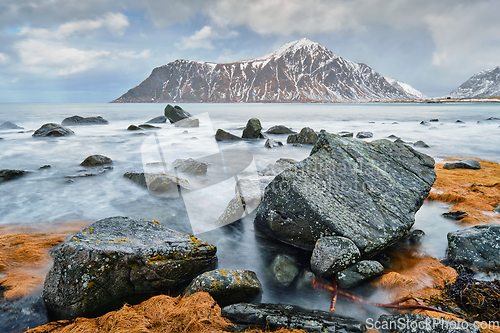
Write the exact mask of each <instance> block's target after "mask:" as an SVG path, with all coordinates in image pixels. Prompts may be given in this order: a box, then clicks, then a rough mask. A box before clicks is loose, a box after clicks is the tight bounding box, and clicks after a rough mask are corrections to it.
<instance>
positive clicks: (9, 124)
mask: <svg viewBox="0 0 500 333" xmlns="http://www.w3.org/2000/svg"><path fill="white" fill-rule="evenodd" d="M11 129H24V127H21V126H18V125H16V124H14V123H13V122H10V121H6V122H5V123H3V124H2V125H0V130H11Z"/></svg>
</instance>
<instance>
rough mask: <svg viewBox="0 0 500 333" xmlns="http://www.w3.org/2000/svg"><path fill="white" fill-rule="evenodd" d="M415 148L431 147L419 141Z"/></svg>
mask: <svg viewBox="0 0 500 333" xmlns="http://www.w3.org/2000/svg"><path fill="white" fill-rule="evenodd" d="M413 146H414V147H421V148H429V145H428V144H427V143H425V142H423V141H421V140H418V141H417V142H415V143H414V144H413Z"/></svg>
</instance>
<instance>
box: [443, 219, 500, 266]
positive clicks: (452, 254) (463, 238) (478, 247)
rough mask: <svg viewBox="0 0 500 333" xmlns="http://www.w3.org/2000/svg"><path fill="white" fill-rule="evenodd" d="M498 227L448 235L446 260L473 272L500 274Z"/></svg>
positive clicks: (493, 226) (488, 226)
mask: <svg viewBox="0 0 500 333" xmlns="http://www.w3.org/2000/svg"><path fill="white" fill-rule="evenodd" d="M499 244H500V225H478V226H475V227H472V228H467V229H463V230H458V231H455V232H450V233H448V249H447V251H446V254H447V256H448V259H450V260H451V261H453V262H454V263H457V264H462V265H464V266H466V267H469V268H470V269H472V270H474V271H487V272H500V245H499Z"/></svg>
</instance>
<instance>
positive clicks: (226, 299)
mask: <svg viewBox="0 0 500 333" xmlns="http://www.w3.org/2000/svg"><path fill="white" fill-rule="evenodd" d="M199 291H206V292H207V293H209V294H210V296H212V297H213V298H214V300H216V301H217V303H218V304H219V305H220V306H227V305H230V304H235V303H241V302H251V301H253V300H254V299H255V298H256V297H257V296H259V295H260V294H261V293H262V285H261V284H260V281H259V279H258V278H257V275H256V274H255V272H252V271H244V270H234V269H227V270H220V269H216V270H213V271H210V272H206V273H203V274H201V275H198V276H197V277H196V278H195V279H194V280H193V281H192V282H191V283H190V284H189V286H188V287H187V288H186V291H185V292H184V296H190V295H192V294H194V293H196V292H199Z"/></svg>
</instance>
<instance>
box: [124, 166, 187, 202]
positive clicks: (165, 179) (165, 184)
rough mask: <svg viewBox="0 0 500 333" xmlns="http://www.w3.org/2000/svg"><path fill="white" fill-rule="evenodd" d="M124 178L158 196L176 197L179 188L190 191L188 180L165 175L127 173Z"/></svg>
mask: <svg viewBox="0 0 500 333" xmlns="http://www.w3.org/2000/svg"><path fill="white" fill-rule="evenodd" d="M123 177H125V178H127V179H130V180H131V181H133V182H134V183H136V184H137V185H139V186H142V187H144V188H147V189H148V190H149V191H150V192H151V193H153V194H157V195H161V194H164V195H165V196H174V197H175V196H177V193H178V186H180V187H181V188H182V189H185V190H187V189H190V187H189V182H188V181H187V180H186V179H183V178H180V177H176V176H174V175H170V174H165V173H153V172H146V173H144V172H126V173H125V174H124V175H123Z"/></svg>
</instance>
